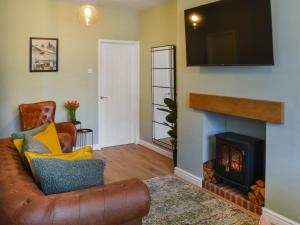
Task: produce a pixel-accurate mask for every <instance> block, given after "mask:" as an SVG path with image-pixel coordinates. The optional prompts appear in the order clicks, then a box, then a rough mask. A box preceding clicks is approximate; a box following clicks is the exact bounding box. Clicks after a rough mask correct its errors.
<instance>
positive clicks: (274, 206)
mask: <svg viewBox="0 0 300 225" xmlns="http://www.w3.org/2000/svg"><path fill="white" fill-rule="evenodd" d="M177 2H178V29H177V30H178V33H177V36H178V37H177V38H178V42H177V50H178V54H177V55H178V78H177V80H178V106H179V118H178V125H179V127H178V132H179V133H178V137H179V140H178V154H179V155H178V166H179V167H180V168H182V169H184V170H186V171H188V172H191V173H194V174H196V175H198V176H201V174H202V168H201V162H202V161H203V147H202V146H203V141H204V140H203V133H202V131H203V126H205V123H206V121H205V117H204V113H202V112H200V111H194V110H192V109H190V108H189V107H188V96H189V93H190V92H199V93H207V94H215V95H225V96H235V97H245V98H256V99H267V100H277V101H284V102H285V103H286V115H285V119H286V121H285V123H284V124H283V125H277V124H267V125H266V146H267V162H266V164H267V165H266V183H267V186H266V207H267V208H269V209H271V210H273V211H275V212H277V213H280V214H283V215H284V216H287V217H288V218H291V219H293V220H296V221H298V222H300V213H299V212H300V211H299V209H300V195H299V190H300V163H299V160H300V142H299V140H300V117H299V113H300V63H299V62H300V28H299V23H298V21H300V14H299V9H300V1H299V0H288V1H282V0H272V14H273V36H274V54H275V63H276V65H275V66H269V67H219V68H217V67H211V68H206V67H201V68H199V67H186V62H185V35H184V18H183V10H184V9H186V8H190V7H194V6H198V5H201V4H204V3H207V2H212V1H208V0H178V1H177ZM232 126H235V125H234V124H233V125H232ZM258 127H261V125H258ZM260 135H263V132H262V133H261V134H260Z"/></svg>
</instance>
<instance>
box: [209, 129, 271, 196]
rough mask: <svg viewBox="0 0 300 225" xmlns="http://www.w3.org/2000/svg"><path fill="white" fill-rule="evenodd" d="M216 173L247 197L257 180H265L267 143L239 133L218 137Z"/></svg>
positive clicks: (227, 133)
mask: <svg viewBox="0 0 300 225" xmlns="http://www.w3.org/2000/svg"><path fill="white" fill-rule="evenodd" d="M215 170H216V171H215V173H216V176H217V178H219V179H220V180H222V181H223V182H224V183H226V184H229V185H231V186H234V187H235V188H237V189H239V190H241V191H242V192H243V193H244V194H245V195H246V194H247V193H248V192H249V190H250V186H251V185H253V184H255V183H256V181H257V180H265V141H264V140H262V139H258V138H254V137H249V136H245V135H241V134H237V133H232V132H226V133H221V134H217V135H216V160H215Z"/></svg>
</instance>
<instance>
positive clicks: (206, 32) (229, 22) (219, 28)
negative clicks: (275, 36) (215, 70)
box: [185, 0, 274, 66]
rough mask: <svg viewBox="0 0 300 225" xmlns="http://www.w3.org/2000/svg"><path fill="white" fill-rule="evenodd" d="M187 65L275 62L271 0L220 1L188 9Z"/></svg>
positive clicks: (186, 31)
mask: <svg viewBox="0 0 300 225" xmlns="http://www.w3.org/2000/svg"><path fill="white" fill-rule="evenodd" d="M185 33H186V55H187V65H188V66H199V65H200V66H251V65H274V57H273V40H272V19H271V2H270V0H221V1H217V2H213V3H210V4H206V5H202V6H199V7H196V8H191V9H187V10H185Z"/></svg>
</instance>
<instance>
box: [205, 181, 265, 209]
mask: <svg viewBox="0 0 300 225" xmlns="http://www.w3.org/2000/svg"><path fill="white" fill-rule="evenodd" d="M202 187H203V188H204V189H206V190H208V191H209V192H212V193H214V194H216V195H219V196H221V197H222V198H225V199H227V200H228V201H231V202H232V203H234V204H236V205H238V206H240V207H242V208H244V209H246V210H249V211H250V212H252V213H255V214H257V215H262V207H260V206H258V205H256V204H254V203H252V202H250V201H249V200H247V199H246V198H245V197H244V195H243V194H242V193H241V192H240V191H239V190H237V189H234V188H232V187H230V186H228V185H226V184H212V183H208V182H206V181H204V180H203V181H202Z"/></svg>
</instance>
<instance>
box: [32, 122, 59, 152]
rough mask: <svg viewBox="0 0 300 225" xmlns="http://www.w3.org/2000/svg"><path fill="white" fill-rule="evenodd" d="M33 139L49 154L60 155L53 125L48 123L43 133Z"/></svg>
mask: <svg viewBox="0 0 300 225" xmlns="http://www.w3.org/2000/svg"><path fill="white" fill-rule="evenodd" d="M34 137H35V138H36V139H37V140H39V141H41V142H42V143H43V144H45V145H46V146H47V147H48V149H49V150H50V151H51V153H62V150H61V146H60V143H59V139H58V135H57V131H56V128H55V125H54V123H50V124H49V126H48V127H47V128H46V129H45V130H44V131H42V132H40V133H38V134H36V135H35V136H34Z"/></svg>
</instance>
